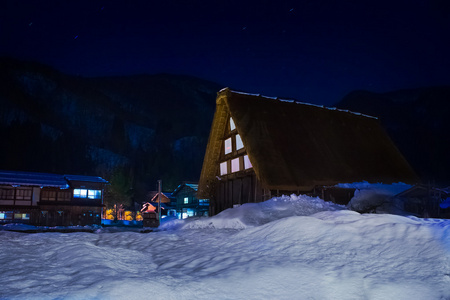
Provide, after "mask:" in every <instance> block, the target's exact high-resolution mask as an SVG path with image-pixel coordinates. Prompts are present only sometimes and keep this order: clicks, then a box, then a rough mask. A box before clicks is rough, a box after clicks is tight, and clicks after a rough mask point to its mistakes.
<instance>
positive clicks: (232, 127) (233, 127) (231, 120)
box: [230, 118, 236, 131]
mask: <svg viewBox="0 0 450 300" xmlns="http://www.w3.org/2000/svg"><path fill="white" fill-rule="evenodd" d="M235 129H236V126H235V125H234V121H233V118H230V131H233V130H235Z"/></svg>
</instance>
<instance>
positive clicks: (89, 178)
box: [64, 175, 108, 184]
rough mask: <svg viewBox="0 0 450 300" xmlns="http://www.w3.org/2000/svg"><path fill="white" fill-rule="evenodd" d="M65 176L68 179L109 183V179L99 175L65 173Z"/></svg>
mask: <svg viewBox="0 0 450 300" xmlns="http://www.w3.org/2000/svg"><path fill="white" fill-rule="evenodd" d="M64 177H65V178H66V179H67V180H68V181H85V182H96V183H105V184H107V183H108V181H106V180H105V179H103V178H101V177H97V176H86V175H64Z"/></svg>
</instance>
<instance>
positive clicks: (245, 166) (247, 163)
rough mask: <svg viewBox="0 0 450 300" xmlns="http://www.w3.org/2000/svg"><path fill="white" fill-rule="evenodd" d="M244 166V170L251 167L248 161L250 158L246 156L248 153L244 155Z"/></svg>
mask: <svg viewBox="0 0 450 300" xmlns="http://www.w3.org/2000/svg"><path fill="white" fill-rule="evenodd" d="M244 168H245V169H246V170H247V169H250V168H253V166H252V163H251V162H250V159H249V158H248V155H244Z"/></svg>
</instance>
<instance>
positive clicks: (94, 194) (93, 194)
mask: <svg viewBox="0 0 450 300" xmlns="http://www.w3.org/2000/svg"><path fill="white" fill-rule="evenodd" d="M88 198H89V199H101V198H102V191H101V190H88Z"/></svg>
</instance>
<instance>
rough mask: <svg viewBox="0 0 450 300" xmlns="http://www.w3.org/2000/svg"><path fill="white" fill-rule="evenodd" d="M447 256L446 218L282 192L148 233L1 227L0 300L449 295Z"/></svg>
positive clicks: (449, 234) (449, 251)
mask: <svg viewBox="0 0 450 300" xmlns="http://www.w3.org/2000/svg"><path fill="white" fill-rule="evenodd" d="M0 228H1V227H0ZM5 228H11V227H6V226H4V227H3V229H5ZM449 258H450V222H449V221H448V220H433V219H425V220H424V219H418V218H413V217H402V216H396V215H388V214H359V213H357V212H354V211H349V210H347V209H345V207H342V206H338V205H335V204H331V203H327V202H323V201H322V200H320V199H318V198H310V197H307V196H291V197H287V196H284V197H280V198H274V199H271V200H269V201H266V202H264V203H258V204H245V205H242V206H241V207H238V208H233V209H229V210H226V211H224V212H222V213H221V214H219V215H217V216H215V217H212V218H204V219H197V220H194V219H190V220H185V221H180V220H168V221H166V222H165V223H164V224H163V225H161V227H160V230H159V231H158V232H151V233H139V232H136V231H135V232H132V231H123V230H120V229H117V230H111V228H105V229H98V230H97V231H96V232H95V233H85V232H80V233H55V232H51V233H36V234H26V233H19V232H11V231H6V230H3V231H0V265H1V271H0V299H383V300H385V299H408V300H410V299H426V300H429V299H450V264H449Z"/></svg>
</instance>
